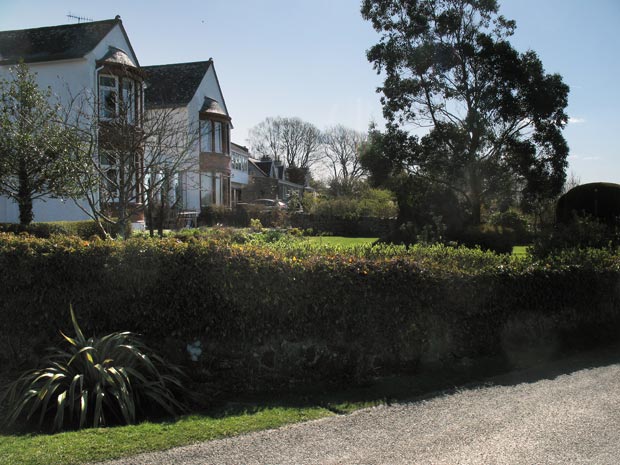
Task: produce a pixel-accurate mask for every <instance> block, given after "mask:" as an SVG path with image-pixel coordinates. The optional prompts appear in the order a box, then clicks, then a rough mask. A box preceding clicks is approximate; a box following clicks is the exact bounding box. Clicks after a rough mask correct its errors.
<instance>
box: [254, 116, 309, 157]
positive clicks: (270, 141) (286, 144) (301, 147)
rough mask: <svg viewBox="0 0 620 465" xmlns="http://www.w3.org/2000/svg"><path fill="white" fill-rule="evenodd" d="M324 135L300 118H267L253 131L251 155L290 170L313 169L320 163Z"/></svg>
mask: <svg viewBox="0 0 620 465" xmlns="http://www.w3.org/2000/svg"><path fill="white" fill-rule="evenodd" d="M320 143H321V131H320V130H319V129H318V128H317V127H316V126H314V125H313V124H311V123H308V122H306V121H303V120H302V119H300V118H283V117H280V116H278V117H275V118H267V119H265V120H264V121H263V122H261V123H259V124H258V125H256V126H255V127H254V128H252V129H251V130H250V146H251V147H252V151H253V152H255V153H256V154H258V155H260V156H261V157H264V158H269V159H272V160H279V161H283V162H284V163H286V166H288V167H290V168H310V166H311V165H312V164H313V163H314V162H315V161H316V160H317V159H318V152H319V147H320Z"/></svg>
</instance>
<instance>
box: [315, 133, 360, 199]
mask: <svg viewBox="0 0 620 465" xmlns="http://www.w3.org/2000/svg"><path fill="white" fill-rule="evenodd" d="M367 138H368V137H367V135H366V134H365V133H363V132H359V131H356V130H354V129H350V128H347V127H345V126H342V125H336V126H332V127H329V128H327V129H326V130H325V131H323V137H322V142H323V143H322V151H323V162H324V164H325V165H326V167H327V169H328V170H329V172H330V178H331V180H330V184H331V185H332V186H333V187H336V189H335V190H336V193H337V194H345V193H350V192H351V188H352V186H353V184H354V183H355V182H356V181H357V180H359V179H360V178H361V177H362V175H363V174H364V169H363V167H362V165H361V163H360V158H359V153H360V150H361V149H362V146H363V145H364V143H365V142H366V140H367Z"/></svg>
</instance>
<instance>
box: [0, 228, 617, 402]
mask: <svg viewBox="0 0 620 465" xmlns="http://www.w3.org/2000/svg"><path fill="white" fill-rule="evenodd" d="M575 263H578V264H575ZM0 271H1V272H0V317H1V318H2V321H3V324H2V325H0V363H2V365H0V366H4V367H7V366H13V367H14V365H15V363H17V362H20V361H21V362H28V363H32V362H33V360H32V359H33V358H35V357H36V356H37V355H39V354H41V353H42V350H43V348H44V347H47V346H49V345H50V344H51V343H53V342H54V341H56V340H57V339H58V330H59V329H61V330H63V331H67V330H70V328H68V327H67V321H68V318H67V315H68V312H69V304H70V303H72V304H73V308H74V309H75V310H76V312H77V314H78V318H79V319H80V321H81V322H83V326H84V328H83V330H84V331H85V332H86V333H89V334H90V333H95V334H99V335H100V334H104V333H107V332H111V331H113V330H128V331H134V332H138V333H141V334H143V335H144V336H145V338H146V339H147V342H148V343H149V345H151V346H152V347H154V348H156V349H157V350H158V351H159V352H161V353H162V354H163V355H164V356H166V357H167V358H169V359H171V360H172V361H176V362H182V363H186V364H191V366H192V368H191V370H190V371H191V373H192V376H193V377H194V379H195V380H196V381H199V382H206V383H210V384H213V385H214V387H216V388H218V389H229V390H230V389H233V390H240V391H241V390H244V391H247V390H257V389H261V390H262V389H275V388H283V387H291V386H295V385H296V384H297V383H309V382H311V383H317V382H319V383H320V382H338V383H341V382H342V383H344V382H357V381H360V380H362V379H365V378H367V377H368V376H372V375H375V374H379V373H392V372H408V371H413V370H415V369H416V368H417V367H418V366H419V364H420V363H438V362H439V363H441V362H453V361H454V360H455V359H460V358H463V357H478V356H487V355H498V354H504V355H505V356H506V357H508V358H509V359H511V360H517V361H518V360H519V359H520V357H521V355H522V354H523V353H528V351H530V350H531V349H532V347H534V348H539V349H541V350H543V349H544V350H543V351H545V350H551V349H555V348H558V347H565V346H574V345H575V344H581V343H589V342H597V341H600V340H604V339H606V338H607V339H609V338H617V335H618V334H620V333H619V332H618V329H620V257H619V256H618V255H617V254H615V255H614V254H612V253H610V252H609V251H572V252H570V253H568V252H567V253H566V254H564V255H561V256H559V257H556V258H555V259H553V260H549V261H547V262H533V261H530V260H520V259H515V258H514V257H509V256H497V255H495V254H492V253H485V252H482V251H480V250H468V249H464V248H461V249H451V248H448V247H444V246H434V247H427V248H423V247H412V248H410V249H408V250H407V249H405V248H403V247H395V246H391V247H390V246H386V247H379V248H377V247H375V248H371V247H368V248H365V249H358V250H357V252H356V253H344V252H341V251H338V250H337V249H330V248H326V247H320V248H317V247H312V246H310V245H308V244H307V243H303V242H299V243H295V242H292V241H288V242H286V243H283V244H282V245H278V244H276V245H270V246H266V245H256V244H252V243H247V244H242V245H241V244H235V243H231V242H230V241H222V240H220V241H214V240H204V239H196V238H192V237H191V236H188V237H187V238H186V240H181V239H179V238H169V239H164V240H148V239H131V240H127V241H124V242H120V241H119V242H115V241H95V242H86V241H81V240H78V239H77V238H63V237H60V236H55V237H54V238H52V239H49V240H45V239H36V238H33V237H17V236H14V235H7V234H0ZM190 353H191V354H190ZM545 353H546V352H545ZM190 355H193V358H194V359H196V361H194V362H192V361H190Z"/></svg>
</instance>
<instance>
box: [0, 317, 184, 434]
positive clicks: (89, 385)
mask: <svg viewBox="0 0 620 465" xmlns="http://www.w3.org/2000/svg"><path fill="white" fill-rule="evenodd" d="M71 321H72V323H73V328H74V331H75V336H73V337H69V336H67V335H65V334H62V336H63V338H64V340H65V344H66V348H64V349H61V348H54V349H49V351H50V353H49V355H47V356H46V357H45V358H44V359H43V360H42V362H41V367H40V368H37V369H34V370H29V371H27V372H26V373H24V374H23V375H22V376H20V377H19V378H18V379H17V380H16V381H15V382H13V383H12V384H11V385H10V386H9V388H8V389H7V391H6V393H5V395H4V398H3V399H0V404H2V403H3V401H5V402H6V404H7V406H8V409H7V416H6V418H5V422H6V423H7V424H8V425H11V424H13V423H15V422H16V421H17V420H25V421H27V422H36V423H38V427H39V428H43V427H50V428H51V429H52V430H53V431H60V430H63V429H67V428H70V429H74V428H77V429H81V428H84V427H91V426H92V427H94V428H96V427H98V426H107V425H111V424H112V425H113V424H132V423H135V422H136V421H137V420H138V419H140V418H144V415H145V413H146V412H148V411H149V409H152V408H157V409H159V410H164V411H166V412H167V413H168V414H170V415H174V414H176V413H178V412H182V411H184V410H185V408H184V406H183V405H182V404H181V403H180V402H179V401H178V400H177V398H176V396H177V395H178V394H179V393H181V392H183V390H184V389H183V387H182V385H181V382H180V380H179V378H178V376H182V372H181V371H180V370H179V369H178V368H176V367H174V366H171V365H170V364H169V363H166V362H165V361H164V360H163V359H162V358H161V357H159V356H158V355H156V354H154V353H153V352H152V351H151V349H149V348H148V347H147V346H145V345H144V344H143V343H142V342H141V341H140V339H139V338H138V337H137V336H136V335H134V334H132V333H129V332H122V333H119V332H115V333H111V334H108V335H106V336H103V337H100V338H97V337H90V338H88V339H87V338H86V337H85V336H84V334H83V333H82V330H81V329H80V327H79V325H78V323H77V320H76V318H75V314H74V312H73V309H71ZM173 391H176V393H175V392H173Z"/></svg>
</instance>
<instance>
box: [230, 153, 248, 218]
mask: <svg viewBox="0 0 620 465" xmlns="http://www.w3.org/2000/svg"><path fill="white" fill-rule="evenodd" d="M230 147H231V148H230V158H231V168H232V169H231V175H230V181H231V183H230V188H231V190H230V196H231V203H232V206H233V207H234V206H236V205H237V204H238V203H239V202H244V201H245V199H244V190H245V189H246V188H247V185H248V181H249V174H248V170H249V163H250V152H249V150H248V148H247V147H245V146H243V145H239V144H235V143H234V142H233V143H232V144H231V145H230Z"/></svg>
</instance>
